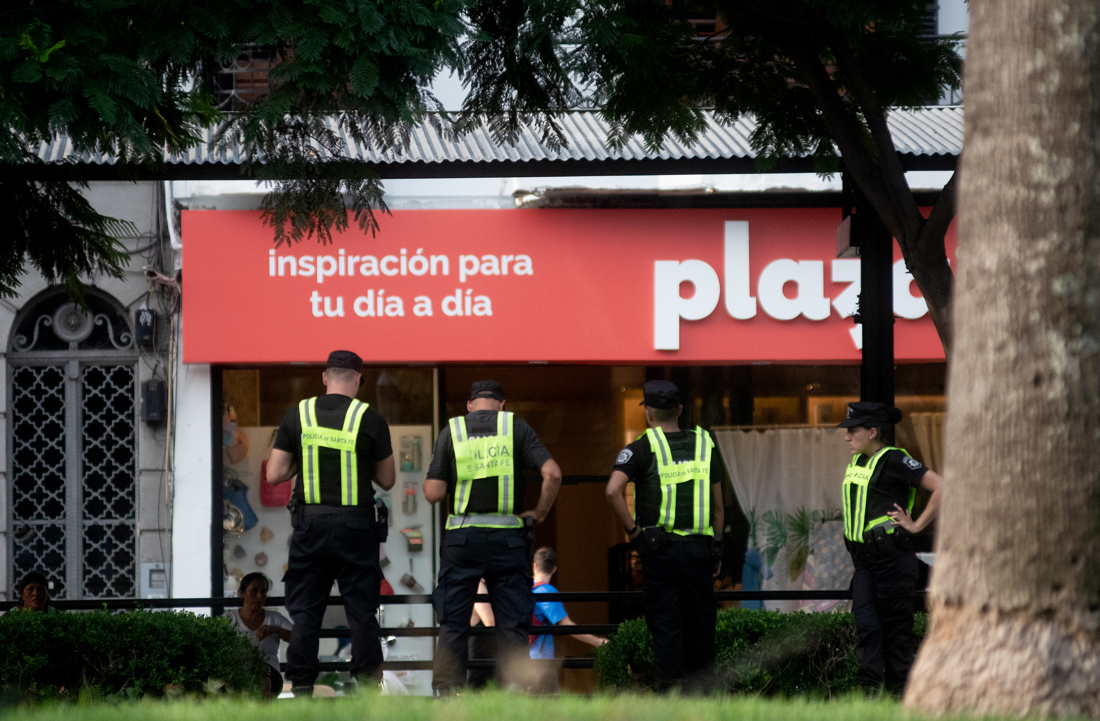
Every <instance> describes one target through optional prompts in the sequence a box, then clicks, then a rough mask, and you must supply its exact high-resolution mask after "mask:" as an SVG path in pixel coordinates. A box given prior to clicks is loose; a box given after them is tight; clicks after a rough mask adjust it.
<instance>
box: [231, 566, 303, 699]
mask: <svg viewBox="0 0 1100 721" xmlns="http://www.w3.org/2000/svg"><path fill="white" fill-rule="evenodd" d="M270 589H271V581H269V580H268V578H267V576H265V575H264V574H262V573H258V572H257V573H250V574H248V575H246V576H245V577H244V578H242V579H241V584H240V586H239V587H238V588H237V596H238V597H239V598H241V599H242V600H243V601H244V603H243V604H242V605H241V607H240V609H236V608H234V609H231V610H228V611H226V612H225V615H226V616H228V617H229V618H230V620H232V621H233V623H235V624H236V625H237V629H238V630H239V631H240V632H241V633H243V634H244V635H245V636H246V637H247V638H248V640H249V641H251V642H252V645H253V646H256V647H257V648H259V649H260V651H261V652H262V653H263V655H264V658H265V659H266V660H267V666H268V669H267V670H268V674H267V678H265V679H264V688H263V692H264V698H270V697H272V696H278V695H279V693H280V692H282V690H283V675H282V674H281V673H279V641H280V640H283V641H286V642H287V643H289V642H290V630H291V629H292V628H293V627H294V625H293V624H292V623H291V622H290V619H288V618H287V617H286V616H284V615H283V614H281V613H279V612H278V611H272V610H271V609H268V608H264V604H265V603H267V592H268V591H269V590H270Z"/></svg>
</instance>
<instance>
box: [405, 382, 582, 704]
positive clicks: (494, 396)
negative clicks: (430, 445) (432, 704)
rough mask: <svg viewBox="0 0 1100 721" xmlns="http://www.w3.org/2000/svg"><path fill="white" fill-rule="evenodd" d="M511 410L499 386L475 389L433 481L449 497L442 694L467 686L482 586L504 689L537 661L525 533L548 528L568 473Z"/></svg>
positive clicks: (438, 599) (430, 486)
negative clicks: (532, 490) (528, 484)
mask: <svg viewBox="0 0 1100 721" xmlns="http://www.w3.org/2000/svg"><path fill="white" fill-rule="evenodd" d="M504 404H505V400H504V388H503V387H502V386H501V385H500V384H499V383H497V382H496V381H478V382H477V383H474V384H473V385H472V386H471V387H470V400H469V401H468V402H467V403H466V410H467V411H469V412H468V413H467V414H466V415H465V416H458V417H455V418H452V419H451V420H450V422H449V423H448V424H447V427H446V428H444V429H443V430H442V431H441V432H440V434H439V438H437V439H436V442H435V448H434V450H433V451H432V462H431V465H430V466H429V468H428V474H427V479H426V480H425V481H424V497H425V498H426V499H427V500H428V501H429V502H431V503H438V502H439V501H444V500H447V499H448V497H449V501H448V503H447V510H448V512H449V516H448V518H447V525H446V532H445V533H444V535H443V544H442V548H441V549H440V554H439V555H440V568H439V578H438V580H437V582H436V587H435V591H434V593H433V596H432V601H433V604H434V606H435V613H436V617H437V619H438V621H439V640H438V644H437V647H436V653H435V661H434V674H433V678H432V687H433V688H434V689H436V691H437V692H438V693H439V694H440V695H446V694H450V693H453V692H455V691H457V690H459V689H460V688H461V687H462V686H464V685H465V684H466V663H467V651H468V644H467V640H468V638H469V635H470V612H471V610H472V609H473V606H474V596H475V594H476V593H477V585H478V580H479V579H481V578H484V579H485V584H486V586H487V587H488V589H489V600H490V603H491V604H492V607H493V615H494V617H495V619H496V639H497V659H498V662H497V663H498V665H497V677H498V679H499V680H500V681H501V684H502V685H504V686H508V685H511V682H512V679H511V678H510V677H509V674H508V668H509V665H510V664H512V663H521V662H522V661H521V660H522V659H527V658H528V643H527V641H528V639H527V634H528V630H529V628H530V625H531V619H532V617H533V615H534V610H535V600H534V596H533V595H532V593H531V579H530V577H529V576H528V569H529V568H530V566H529V562H528V560H527V551H526V544H525V542H524V535H523V531H524V527H525V523H530V524H533V525H537V524H539V523H542V522H543V520H544V519H545V518H546V514H548V513H549V512H550V508H551V506H553V505H554V499H555V498H556V497H557V495H558V489H559V488H560V487H561V469H560V468H558V464H557V463H556V462H555V461H554V459H553V458H551V457H550V453H549V452H548V451H547V450H546V448H544V447H543V445H542V443H541V442H540V441H539V438H538V436H537V435H535V432H534V431H533V430H532V429H531V427H530V426H529V425H527V424H526V423H524V422H523V421H522V420H520V419H518V418H516V417H515V416H514V415H513V414H511V413H509V412H507V411H505V410H504ZM528 468H530V469H535V470H538V471H539V473H540V474H541V475H542V489H541V493H540V495H539V502H538V506H537V507H536V508H535V510H533V511H523V503H524V498H525V496H526V489H525V480H524V470H525V469H528ZM526 519H531V520H530V521H526Z"/></svg>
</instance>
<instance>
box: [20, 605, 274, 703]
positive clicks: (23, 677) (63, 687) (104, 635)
mask: <svg viewBox="0 0 1100 721" xmlns="http://www.w3.org/2000/svg"><path fill="white" fill-rule="evenodd" d="M0 649H3V650H2V651H0V689H2V690H3V691H4V692H7V693H13V692H14V693H17V694H19V695H20V696H22V697H23V698H26V699H38V700H46V699H56V698H62V699H71V700H75V699H76V698H78V697H80V696H81V694H84V695H87V694H89V693H90V694H91V695H92V696H93V697H98V698H106V699H108V700H110V699H131V698H141V697H143V696H145V695H147V694H151V695H154V696H160V695H164V694H170V695H178V694H181V693H195V694H198V693H204V692H213V691H215V690H220V689H225V690H229V691H236V692H256V691H258V689H259V687H260V683H261V681H262V679H263V677H264V675H265V674H266V673H267V667H266V662H265V661H264V659H263V656H262V655H261V654H260V652H259V650H258V649H257V648H256V647H255V646H253V645H252V644H251V643H250V642H249V641H248V639H246V638H245V637H244V636H242V635H240V634H239V633H238V632H237V631H236V629H234V628H233V627H232V626H231V625H230V623H229V621H228V620H227V619H225V618H212V617H206V616H196V615H194V614H191V613H187V612H175V611H165V612H158V613H154V612H149V611H135V612H132V613H121V614H111V613H108V612H106V611H96V612H93V613H60V614H45V613H8V614H6V615H4V616H3V617H2V618H0Z"/></svg>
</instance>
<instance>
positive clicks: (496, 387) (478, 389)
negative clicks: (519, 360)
mask: <svg viewBox="0 0 1100 721" xmlns="http://www.w3.org/2000/svg"><path fill="white" fill-rule="evenodd" d="M475 398H493V399H494V400H498V401H502V400H504V386H502V385H501V384H499V383H497V382H496V381H478V382H476V383H474V384H473V385H471V386H470V400H474V399H475Z"/></svg>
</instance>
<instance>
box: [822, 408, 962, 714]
mask: <svg viewBox="0 0 1100 721" xmlns="http://www.w3.org/2000/svg"><path fill="white" fill-rule="evenodd" d="M900 420H901V411H899V410H898V409H897V408H893V407H889V406H886V405H883V404H882V403H872V402H866V401H864V402H859V403H849V404H848V417H847V418H845V419H844V420H843V421H842V422H841V423H840V426H839V427H841V428H847V429H848V433H847V434H846V435H845V436H844V440H845V441H846V442H847V443H848V448H849V449H850V450H851V451H852V461H851V463H849V464H848V470H847V471H846V472H845V474H844V484H843V487H842V489H841V505H842V507H843V509H844V542H845V545H847V547H848V552H849V553H851V554H852V563H853V564H854V565H855V573H854V575H853V576H852V614H853V616H854V617H855V624H856V642H857V647H858V649H859V655H860V665H859V674H858V677H859V682H860V685H861V686H862V687H863V689H864V691H866V692H869V693H875V692H877V691H878V690H879V689H880V688H883V687H884V686H885V689H886V691H887V692H889V693H893V694H900V693H901V691H902V690H903V689H904V688H905V681H906V679H907V678H908V676H909V668H910V667H911V666H912V665H913V610H914V603H913V602H914V598H913V595H914V593H916V590H917V570H918V569H917V557H916V555H915V554H914V553H913V543H912V539H911V538H910V535H911V534H914V533H920V532H921V531H923V530H924V529H925V528H927V527H928V525H929V524H930V523H931V522H932V521H933V519H935V517H936V514H937V513H938V511H939V505H940V490H939V489H940V481H942V480H943V479H942V478H940V476H939V475H938V474H937V473H935V472H933V471H930V470H928V469H927V468H925V467H924V466H923V465H921V464H920V462H918V461H917V460H916V459H914V458H912V457H910V456H909V454H908V453H907V452H906V451H904V450H903V449H901V448H895V447H893V445H892V444H893V442H894V424H895V423H897V422H898V421H900ZM917 488H923V489H925V490H927V491H930V492H931V494H932V496H931V498H929V500H928V505H927V506H925V509H924V512H923V513H921V515H920V517H919V518H917V519H916V520H913V518H912V516H911V515H910V514H911V513H912V512H913V501H914V499H915V497H916V489H917Z"/></svg>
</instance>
